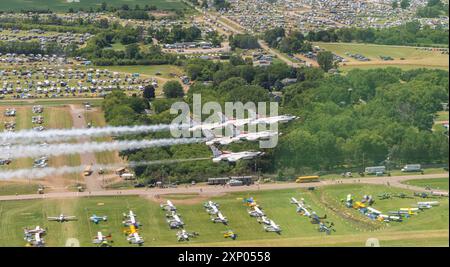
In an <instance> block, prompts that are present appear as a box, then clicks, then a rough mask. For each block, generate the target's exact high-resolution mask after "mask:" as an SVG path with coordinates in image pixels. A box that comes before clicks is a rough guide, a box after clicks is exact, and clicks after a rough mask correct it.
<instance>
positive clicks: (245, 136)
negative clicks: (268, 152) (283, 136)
mask: <svg viewBox="0 0 450 267" xmlns="http://www.w3.org/2000/svg"><path fill="white" fill-rule="evenodd" d="M203 132H204V134H205V136H206V138H208V139H209V140H207V141H206V142H205V143H206V145H208V146H211V145H216V144H219V145H229V144H231V143H238V142H241V141H259V140H269V139H270V138H271V137H273V136H276V135H278V132H275V131H260V132H240V131H239V130H237V129H235V130H234V131H233V135H232V136H216V135H215V134H214V133H213V132H211V131H208V130H204V131H203Z"/></svg>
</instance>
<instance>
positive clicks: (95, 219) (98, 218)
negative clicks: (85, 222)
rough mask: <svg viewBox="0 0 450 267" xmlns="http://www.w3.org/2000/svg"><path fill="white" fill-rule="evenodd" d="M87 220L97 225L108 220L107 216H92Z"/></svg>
mask: <svg viewBox="0 0 450 267" xmlns="http://www.w3.org/2000/svg"><path fill="white" fill-rule="evenodd" d="M89 220H90V221H91V222H93V223H95V224H98V223H99V222H101V221H103V222H106V221H107V220H108V217H107V216H97V215H95V214H94V215H92V216H91V217H89Z"/></svg>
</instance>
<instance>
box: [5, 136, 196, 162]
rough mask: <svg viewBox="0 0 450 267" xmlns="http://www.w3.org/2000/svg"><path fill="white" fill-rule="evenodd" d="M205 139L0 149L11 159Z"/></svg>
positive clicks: (14, 146) (21, 146)
mask: <svg viewBox="0 0 450 267" xmlns="http://www.w3.org/2000/svg"><path fill="white" fill-rule="evenodd" d="M203 141H205V140H204V139H203V138H171V139H155V140H130V141H113V142H88V143H80V144H68V143H63V144H50V145H46V146H42V145H13V146H10V149H8V150H7V151H0V158H1V157H7V158H9V159H16V158H23V157H33V158H35V157H40V156H43V155H46V156H61V155H69V154H84V153H95V152H102V151H123V150H133V149H142V148H149V147H161V146H172V145H181V144H193V143H199V142H203Z"/></svg>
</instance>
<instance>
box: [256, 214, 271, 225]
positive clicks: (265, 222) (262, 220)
mask: <svg viewBox="0 0 450 267" xmlns="http://www.w3.org/2000/svg"><path fill="white" fill-rule="evenodd" d="M257 221H258V222H259V223H262V224H265V225H269V224H270V220H269V218H267V216H261V217H259V218H258V219H257Z"/></svg>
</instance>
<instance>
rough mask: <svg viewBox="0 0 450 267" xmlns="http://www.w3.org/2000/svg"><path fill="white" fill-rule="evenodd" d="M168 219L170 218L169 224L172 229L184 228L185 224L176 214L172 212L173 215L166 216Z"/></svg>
mask: <svg viewBox="0 0 450 267" xmlns="http://www.w3.org/2000/svg"><path fill="white" fill-rule="evenodd" d="M166 217H167V218H168V219H167V223H168V224H169V227H170V228H171V229H178V228H182V227H183V226H184V222H183V221H182V220H181V218H180V216H179V215H178V214H177V213H176V212H174V211H172V213H171V214H166Z"/></svg>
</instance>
